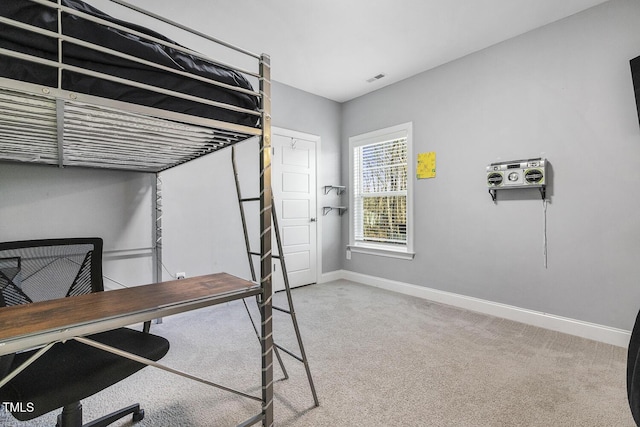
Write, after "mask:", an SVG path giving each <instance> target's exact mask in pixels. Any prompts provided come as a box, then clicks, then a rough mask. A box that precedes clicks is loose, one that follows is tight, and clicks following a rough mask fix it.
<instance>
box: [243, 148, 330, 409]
mask: <svg viewBox="0 0 640 427" xmlns="http://www.w3.org/2000/svg"><path fill="white" fill-rule="evenodd" d="M231 164H232V167H233V176H234V178H235V183H236V192H237V194H238V204H239V207H240V218H241V220H242V229H243V232H244V241H245V245H246V248H247V258H248V260H249V269H250V270H251V279H252V280H253V281H254V282H255V281H256V271H255V267H254V263H253V257H254V256H259V255H260V254H259V253H258V252H253V251H252V250H251V244H250V242H249V233H248V231H247V221H246V215H245V212H244V203H246V202H255V201H259V200H260V198H259V197H252V198H243V197H242V193H241V191H240V181H239V179H238V170H237V166H236V156H235V146H231ZM271 213H272V218H273V230H274V234H275V239H276V244H277V248H278V255H271V257H272V258H277V259H279V260H280V271H281V272H282V275H283V278H284V288H285V292H286V295H287V303H288V306H289V308H288V309H285V308H281V307H276V306H273V309H274V310H276V311H280V312H282V313H286V314H288V315H289V316H291V322H292V323H293V329H294V331H295V334H296V339H297V341H298V348H299V349H300V355H297V354H295V353H294V352H292V351H290V350H287V349H286V348H284V347H282V346H280V345H278V344H277V343H276V342H275V341H274V343H273V346H274V352H275V354H276V357H277V359H278V362H279V363H280V368H281V369H282V373H283V374H284V379H288V378H289V375H288V373H287V370H286V369H285V367H284V364H283V362H282V358H281V356H280V353H279V351H278V350H282V351H284V352H285V353H287V354H288V355H289V356H291V357H293V358H294V359H296V360H297V361H299V362H301V363H302V364H303V365H304V368H305V371H306V374H307V379H308V381H309V387H310V388H311V394H312V396H313V401H314V404H315V406H319V405H320V403H319V401H318V395H317V393H316V388H315V385H314V384H313V378H312V376H311V369H310V368H309V361H308V359H307V355H306V353H305V350H304V344H303V343H302V335H301V333H300V328H299V326H298V319H297V318H296V313H295V310H294V307H293V297H292V296H291V287H290V286H289V278H288V275H287V268H286V265H285V261H284V255H283V251H282V241H281V239H280V229H279V228H278V218H277V215H276V208H275V203H272V206H271ZM243 302H244V305H245V309H246V310H247V314H248V315H249V318H250V319H251V323H252V324H253V329H254V331H255V332H256V336H258V339H259V338H260V337H259V334H258V328H257V326H256V324H255V321H254V320H253V316H251V312H250V311H249V307H248V306H247V303H246V301H245V300H243Z"/></svg>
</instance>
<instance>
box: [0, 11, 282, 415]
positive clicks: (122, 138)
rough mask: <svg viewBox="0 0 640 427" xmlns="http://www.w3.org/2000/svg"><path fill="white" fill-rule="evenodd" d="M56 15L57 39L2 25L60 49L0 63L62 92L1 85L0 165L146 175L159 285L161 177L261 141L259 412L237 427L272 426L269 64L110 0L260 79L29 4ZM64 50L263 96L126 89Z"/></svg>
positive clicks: (7, 83) (12, 53) (18, 55)
mask: <svg viewBox="0 0 640 427" xmlns="http://www.w3.org/2000/svg"><path fill="white" fill-rule="evenodd" d="M24 1H30V2H32V3H37V4H39V5H42V6H46V7H51V8H54V9H57V13H58V18H59V19H58V22H59V25H58V31H57V32H51V31H47V30H44V29H42V28H39V27H35V26H32V25H29V24H25V23H21V22H18V21H15V20H12V19H8V18H5V17H0V23H2V24H5V25H10V26H13V27H16V28H20V29H23V30H26V31H30V32H34V33H37V34H39V35H44V36H49V37H52V38H55V39H57V40H58V50H59V56H58V61H51V60H47V59H44V58H40V57H35V56H31V55H27V54H23V53H20V52H16V51H11V50H7V49H3V48H0V55H1V56H8V57H12V58H16V59H19V60H24V61H29V62H30V63H34V64H41V65H47V66H51V67H56V68H57V69H58V85H57V87H48V86H42V85H38V84H32V83H27V82H23V81H18V80H12V79H7V78H0V162H3V161H8V162H19V163H36V164H48V165H56V166H58V167H61V168H62V167H89V168H104V169H121V170H131V171H141V172H148V173H153V174H155V175H156V179H155V183H154V184H153V191H152V198H153V200H152V204H153V212H154V218H153V222H154V224H155V225H154V234H155V236H154V243H153V262H154V264H155V269H154V271H153V280H154V282H157V281H160V280H161V279H162V187H161V179H160V173H161V172H162V171H165V170H167V169H169V168H173V167H176V166H178V165H181V164H183V163H186V162H188V161H190V160H193V159H196V158H199V157H202V156H203V155H206V154H209V153H213V152H215V151H217V150H220V149H222V148H225V147H228V146H231V145H234V144H237V143H239V142H242V141H245V140H247V139H250V138H253V137H258V138H259V144H260V154H259V156H260V195H259V198H260V271H261V277H260V281H259V284H260V293H259V294H258V303H259V308H260V317H261V322H260V324H261V326H260V328H261V331H260V345H261V350H262V351H261V364H262V373H261V383H262V398H261V400H262V412H261V414H259V415H256V416H254V417H252V418H250V419H249V420H246V421H245V422H243V423H242V424H240V425H253V424H255V423H258V422H260V421H262V425H263V426H272V425H273V350H274V343H273V335H272V332H273V327H272V280H271V274H272V268H271V252H272V251H271V234H272V233H271V227H272V192H271V81H270V79H271V76H270V58H269V56H268V55H266V54H261V55H258V54H254V53H251V52H249V51H246V50H244V49H241V48H238V47H235V46H233V45H231V44H228V43H226V42H223V41H221V40H219V39H215V38H213V37H210V36H208V35H205V34H203V33H200V32H197V31H195V30H192V29H189V28H188V27H185V26H183V25H181V24H179V23H176V22H173V21H171V20H168V19H166V18H163V17H161V16H158V15H155V14H153V13H151V12H148V11H145V10H143V9H140V8H138V7H136V6H133V5H130V4H128V3H126V2H124V1H122V0H110V1H112V2H114V3H117V4H119V5H121V6H124V7H127V8H129V9H132V10H135V11H136V12H138V13H142V14H144V15H147V16H150V17H152V18H155V19H157V20H159V21H162V22H164V23H166V24H169V25H171V26H174V27H177V28H179V29H181V30H184V31H186V32H189V33H192V34H195V35H197V36H199V37H201V38H204V39H206V40H208V41H210V42H213V43H215V44H216V45H218V46H222V47H224V48H227V49H231V50H233V51H235V52H238V53H240V54H241V55H242V56H243V57H245V58H246V57H249V58H252V60H255V61H257V67H256V68H257V71H250V70H245V69H242V68H238V67H234V66H232V65H229V64H226V63H221V62H219V61H216V60H214V59H212V58H209V57H206V56H204V55H201V54H200V53H198V52H195V51H192V50H189V49H186V48H184V47H182V46H179V45H175V44H170V43H167V42H166V41H163V40H159V39H153V38H152V37H150V36H149V35H147V34H142V33H138V32H137V31H135V30H133V29H130V28H127V27H123V26H120V25H117V24H114V23H111V22H107V21H104V20H102V19H100V18H97V17H93V16H91V15H88V14H86V13H83V12H80V11H77V10H74V9H71V8H69V7H66V6H63V5H62V3H61V0H58V1H57V3H56V2H50V1H47V0H24ZM63 12H64V13H68V14H72V15H76V16H78V17H81V18H82V19H86V20H90V21H93V22H96V23H98V24H108V25H109V26H111V27H114V28H116V29H119V30H122V31H125V32H128V33H130V34H134V35H137V36H140V37H142V38H144V39H153V41H154V42H158V43H161V44H163V45H165V46H168V47H171V48H173V49H177V50H180V51H182V52H185V53H188V54H191V55H195V56H197V57H199V58H202V59H204V60H207V61H210V62H212V63H215V64H218V65H221V66H223V67H226V68H229V69H232V70H235V71H237V72H240V73H242V74H244V75H247V76H251V77H253V78H255V79H257V80H258V85H259V90H258V91H257V92H254V91H247V90H246V89H242V88H235V87H232V86H228V85H224V84H222V83H218V82H216V81H214V80H210V79H206V78H204V77H200V76H196V75H191V74H188V73H185V72H183V71H179V70H174V69H171V68H167V67H164V66H162V65H159V64H154V63H150V62H148V61H146V60H143V59H139V58H136V57H133V56H131V55H128V54H125V53H121V52H116V51H113V50H110V49H106V48H104V47H101V46H98V45H94V44H90V43H87V42H84V41H82V40H78V39H75V38H72V37H69V36H68V35H65V33H64V28H62V20H61V19H60V17H61V14H62V13H63ZM65 43H72V44H77V45H81V46H82V47H86V48H90V49H94V50H96V51H98V52H101V53H105V54H108V55H115V56H118V57H121V58H124V59H127V60H131V61H134V62H137V63H140V64H143V65H145V66H151V67H154V68H157V69H160V70H162V71H164V72H170V73H175V74H178V75H181V76H183V77H184V78H191V79H196V80H200V81H203V82H206V83H208V84H212V85H217V86H223V87H225V88H226V89H229V90H235V91H240V92H243V93H249V94H251V95H253V96H256V97H258V99H259V103H260V108H259V111H252V110H246V109H242V108H239V107H236V106H232V105H228V104H224V103H220V102H216V101H211V100H208V99H204V98H199V97H196V96H193V95H189V94H184V93H180V92H175V91H171V90H167V89H163V88H159V87H154V86H152V85H149V84H145V83H139V82H136V81H132V80H125V79H122V78H120V77H116V76H111V75H108V74H104V73H100V72H96V71H92V70H89V69H83V68H80V67H77V66H73V65H70V64H66V63H64V62H63V58H62V53H61V52H62V49H63V47H64V45H65ZM62 70H69V71H73V72H75V73H80V74H84V75H88V76H92V77H96V78H100V79H103V80H107V81H111V82H116V83H123V84H126V85H130V86H134V87H137V88H141V89H145V90H150V91H153V92H157V93H161V94H164V95H168V96H171V97H177V98H182V99H186V100H189V101H194V102H198V103H201V104H204V105H208V106H211V107H217V108H226V109H229V110H233V111H240V112H242V113H247V114H252V115H255V116H256V120H257V119H259V120H260V124H259V126H258V127H257V128H253V127H249V126H244V125H238V124H234V123H228V122H224V121H220V120H213V119H208V118H202V117H196V116H192V115H188V114H184V113H176V112H172V111H165V110H161V109H157V108H153V107H146V106H142V105H137V104H132V103H127V102H122V101H116V100H112V99H106V98H101V97H96V96H91V95H86V94H83V93H77V92H73V91H70V90H66V89H63V88H62V80H61V76H62Z"/></svg>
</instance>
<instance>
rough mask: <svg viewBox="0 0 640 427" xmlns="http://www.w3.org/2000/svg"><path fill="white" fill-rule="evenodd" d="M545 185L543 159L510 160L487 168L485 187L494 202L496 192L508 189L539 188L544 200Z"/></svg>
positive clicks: (544, 163)
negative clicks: (487, 188)
mask: <svg viewBox="0 0 640 427" xmlns="http://www.w3.org/2000/svg"><path fill="white" fill-rule="evenodd" d="M546 184H547V160H546V159H543V158H537V159H524V160H511V161H508V162H498V163H491V164H490V165H489V166H487V187H489V194H491V197H492V199H493V200H494V201H495V200H496V190H500V189H510V188H539V189H540V193H541V194H542V199H543V200H544V198H545V186H546Z"/></svg>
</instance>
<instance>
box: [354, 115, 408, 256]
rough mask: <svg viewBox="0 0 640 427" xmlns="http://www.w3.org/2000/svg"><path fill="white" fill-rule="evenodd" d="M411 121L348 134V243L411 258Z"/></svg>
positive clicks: (359, 249)
mask: <svg viewBox="0 0 640 427" xmlns="http://www.w3.org/2000/svg"><path fill="white" fill-rule="evenodd" d="M411 134H412V126H411V123H406V124H403V125H399V126H394V127H392V128H387V129H382V130H379V131H375V132H370V133H367V134H363V135H358V136H355V137H352V138H349V152H350V158H349V160H350V166H349V171H350V177H351V183H350V184H351V185H350V188H351V189H352V191H351V199H350V209H349V212H350V217H351V226H350V239H349V249H350V250H352V251H355V252H364V253H369V254H375V255H386V256H392V257H397V258H406V259H411V258H413V238H412V236H413V230H412V214H411V207H412V200H411V196H412V179H410V177H412V176H413V173H412V169H413V168H412V163H411V151H412V150H411V145H412V144H411V136H412V135H411Z"/></svg>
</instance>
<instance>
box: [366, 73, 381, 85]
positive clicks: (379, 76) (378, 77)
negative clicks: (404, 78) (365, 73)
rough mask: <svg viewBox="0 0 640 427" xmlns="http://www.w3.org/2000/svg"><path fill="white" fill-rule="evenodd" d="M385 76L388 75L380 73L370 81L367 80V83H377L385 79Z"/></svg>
mask: <svg viewBox="0 0 640 427" xmlns="http://www.w3.org/2000/svg"><path fill="white" fill-rule="evenodd" d="M385 75H386V74H384V73H380V74H378V75H377V76H373V77H371V78H370V79H367V83H373V82H375V81H376V80H380V79H381V78H383V77H384V76H385Z"/></svg>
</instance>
